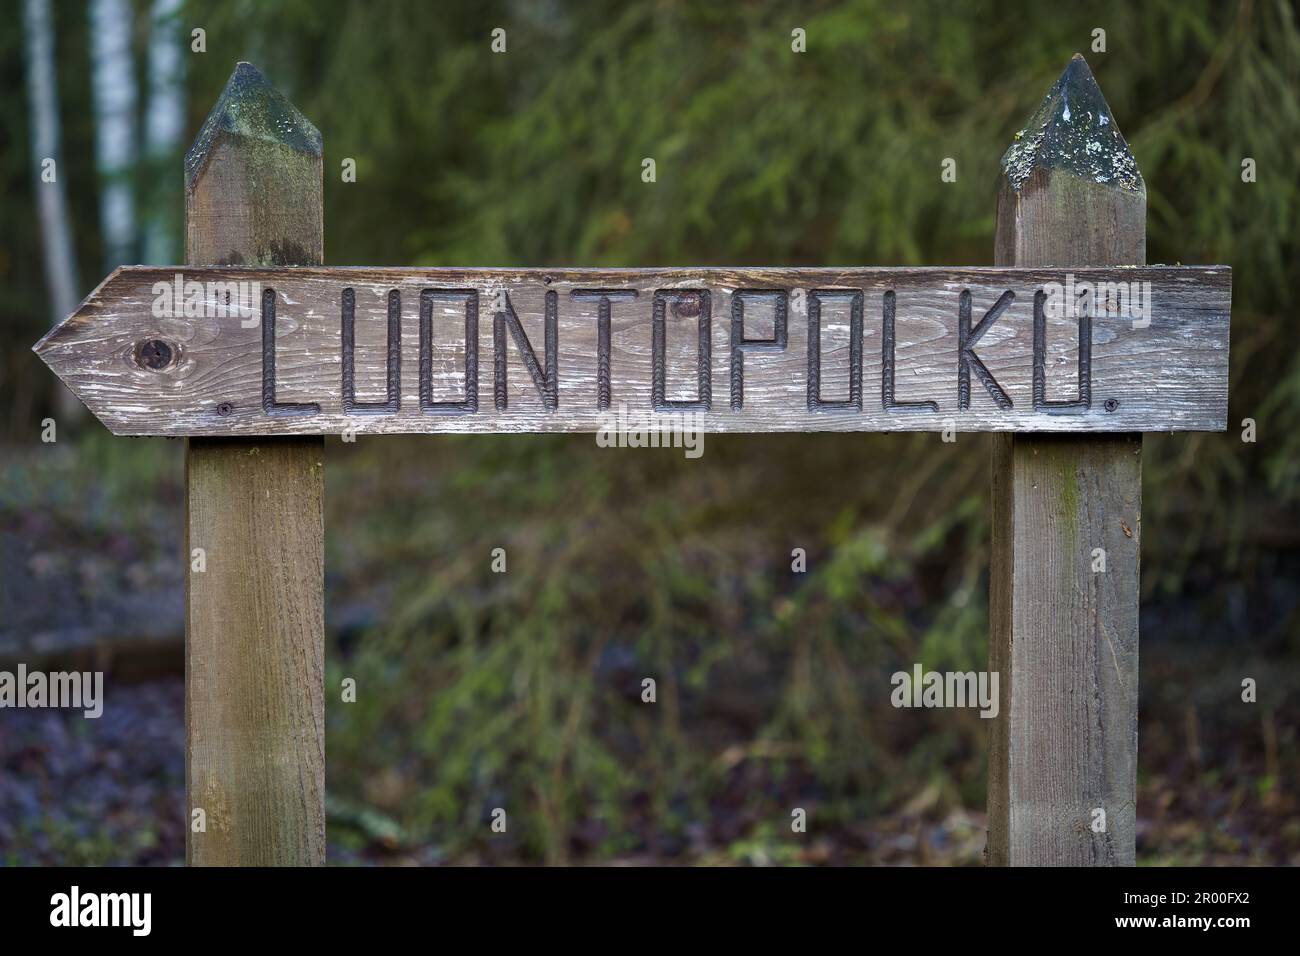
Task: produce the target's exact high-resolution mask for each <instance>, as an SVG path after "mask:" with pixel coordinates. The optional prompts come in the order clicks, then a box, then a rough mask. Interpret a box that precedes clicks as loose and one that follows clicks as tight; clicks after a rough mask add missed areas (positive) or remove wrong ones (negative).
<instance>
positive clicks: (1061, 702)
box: [988, 54, 1146, 866]
mask: <svg viewBox="0 0 1300 956" xmlns="http://www.w3.org/2000/svg"><path fill="white" fill-rule="evenodd" d="M995 261H996V264H997V265H1014V266H1060V267H1062V268H1061V272H1062V278H1061V281H1062V282H1064V281H1065V275H1064V274H1065V272H1066V271H1067V269H1068V267H1072V266H1077V267H1083V266H1099V265H1131V264H1142V263H1144V262H1145V261H1146V187H1145V185H1144V183H1143V182H1142V177H1141V174H1140V173H1139V172H1138V169H1137V165H1136V163H1134V161H1133V156H1132V154H1131V153H1130V152H1129V149H1128V146H1127V144H1126V143H1125V142H1124V139H1123V137H1122V136H1121V135H1120V134H1119V131H1118V129H1117V127H1116V126H1115V120H1114V117H1113V116H1112V115H1111V113H1110V108H1109V107H1108V106H1107V105H1106V102H1105V100H1104V99H1103V97H1102V95H1101V91H1100V90H1099V89H1098V88H1097V84H1096V81H1095V80H1094V79H1093V76H1092V72H1091V71H1090V70H1089V69H1088V65H1087V63H1086V62H1085V61H1084V59H1083V57H1082V56H1079V55H1077V54H1076V55H1075V57H1074V59H1073V60H1072V61H1071V62H1070V65H1069V66H1068V67H1066V70H1065V72H1064V73H1063V74H1062V75H1061V78H1060V79H1059V80H1058V81H1057V82H1056V85H1055V86H1053V87H1052V89H1051V91H1050V92H1049V93H1048V95H1047V98H1046V99H1045V100H1044V101H1043V104H1042V106H1040V107H1039V109H1038V111H1037V112H1036V113H1035V114H1034V116H1033V117H1031V119H1030V121H1029V123H1028V125H1027V126H1026V127H1025V129H1024V131H1023V132H1022V133H1021V134H1019V135H1018V136H1017V137H1016V142H1015V143H1013V144H1012V146H1011V148H1010V149H1008V150H1007V153H1006V155H1005V156H1004V157H1003V176H1002V181H1001V189H1000V193H999V196H998V214H997V239H996V257H995ZM1047 397H1048V399H1049V400H1058V401H1059V400H1061V399H1062V398H1067V397H1073V396H1059V397H1058V396H1047ZM1092 400H1093V401H1094V402H1104V401H1106V396H1093V397H1092ZM994 441H995V445H994V454H993V494H992V507H993V521H992V526H993V527H992V534H993V555H992V569H991V575H990V588H991V593H990V653H989V667H990V669H991V670H994V671H997V672H999V673H1000V675H1001V679H1000V693H1001V706H1000V711H999V714H998V717H997V718H996V719H995V720H994V722H993V727H992V730H991V741H990V753H989V838H988V862H989V863H990V864H994V865H1074V866H1091V865H1127V866H1131V865H1133V863H1134V823H1135V818H1136V788H1137V777H1136V773H1137V713H1138V704H1137V689H1138V681H1137V662H1138V557H1139V545H1140V542H1141V530H1142V523H1141V518H1142V437H1141V435H1127V434H1120V435H1106V436H1097V437H1082V436H1066V435H1062V436H1046V435H1030V434H1020V435H1000V436H996V437H995V439H994ZM1096 549H1101V550H1100V551H1098V550H1096ZM1103 560H1104V562H1105V564H1104V567H1105V570H1104V571H1101V570H1098V568H1099V567H1100V566H1101V565H1100V562H1101V561H1103ZM1102 812H1104V814H1105V818H1104V827H1105V829H1104V831H1100V832H1098V831H1097V830H1096V829H1095V828H1096V827H1099V826H1100V821H1101V818H1100V816H1099V814H1100V813H1102Z"/></svg>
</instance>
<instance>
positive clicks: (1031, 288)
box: [36, 266, 1231, 435]
mask: <svg viewBox="0 0 1300 956" xmlns="http://www.w3.org/2000/svg"><path fill="white" fill-rule="evenodd" d="M1230 301H1231V273H1230V270H1229V269H1227V268H1226V267H1221V266H1207V267H1168V266H1151V267H1140V268H1114V269H1095V268H1093V269H1079V270H1076V271H1069V270H1064V269H1055V270H1042V269H1040V270H1025V269H1005V268H968V269H953V268H932V269H645V270H595V269H581V270H570V269H555V270H535V269H495V270H451V269H380V268H374V269H372V268H280V269H244V268H239V267H226V268H203V269H200V268H188V267H174V268H143V267H132V268H123V269H119V270H117V271H116V272H114V273H113V274H112V275H111V276H109V278H108V279H107V280H106V281H105V282H104V283H103V284H102V285H101V286H100V287H99V288H98V289H96V290H95V291H94V292H93V293H91V295H90V296H89V297H88V298H87V299H86V301H85V302H84V303H83V304H82V305H81V307H80V308H79V309H78V310H77V311H76V312H75V313H74V314H73V315H72V316H71V317H69V318H68V319H67V320H66V321H65V322H63V323H62V324H61V325H59V326H58V327H57V328H55V329H54V330H53V331H51V332H50V334H49V335H47V336H46V337H45V338H44V339H42V340H41V342H40V343H38V344H37V346H36V351H37V352H38V353H39V354H40V356H41V358H43V359H44V360H45V361H46V362H47V363H48V364H49V366H50V368H52V369H53V370H54V371H55V373H57V374H58V376H59V377H60V378H61V379H63V381H64V382H66V383H67V384H68V386H69V387H70V388H71V389H72V390H73V391H74V392H75V393H76V394H77V395H78V396H80V398H81V399H82V401H84V402H85V403H86V405H87V406H89V408H90V410H91V411H92V412H94V414H95V415H97V416H98V417H99V419H100V420H101V421H103V422H104V424H105V425H107V426H108V427H109V428H110V429H111V430H112V431H113V432H114V433H115V434H119V435H271V434H320V433H338V432H344V431H346V430H348V429H350V428H351V429H354V430H357V431H364V432H385V433H403V432H532V431H537V432H549V431H598V430H600V429H601V428H602V427H611V426H612V427H619V426H618V422H619V421H620V419H619V416H620V415H621V416H623V419H622V420H623V421H624V422H626V421H628V420H629V418H628V417H629V416H633V417H641V418H648V419H649V420H660V421H663V422H665V423H667V422H670V421H671V419H670V418H668V416H672V415H683V414H691V415H694V416H700V417H698V418H697V419H696V421H697V423H698V427H701V428H703V429H704V430H706V431H717V432H728V431H735V432H765V431H921V430H941V429H944V428H949V427H951V428H954V429H956V430H958V431H1039V432H1071V431H1094V432H1106V431H1130V432H1131V431H1169V430H1221V429H1223V428H1224V427H1225V425H1226V417H1227V385H1228V319H1229V309H1230Z"/></svg>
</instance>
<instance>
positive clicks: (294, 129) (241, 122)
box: [185, 61, 323, 189]
mask: <svg viewBox="0 0 1300 956" xmlns="http://www.w3.org/2000/svg"><path fill="white" fill-rule="evenodd" d="M224 137H235V138H239V139H245V140H255V141H260V142H265V143H271V144H274V145H276V146H282V147H286V148H288V149H291V150H293V151H294V152H298V153H304V154H306V155H309V156H321V155H322V153H323V150H322V142H321V135H320V130H318V129H317V128H316V127H315V126H314V125H312V122H311V120H309V119H307V117H305V116H303V115H302V113H300V112H298V109H297V107H295V106H294V105H293V104H292V103H290V102H289V100H288V99H287V98H286V97H285V96H284V94H283V93H281V92H280V91H279V90H277V89H276V88H275V87H274V86H273V85H271V83H270V82H269V81H268V80H267V79H266V77H264V76H263V75H262V73H261V71H260V70H258V69H257V67H255V66H253V64H251V63H246V62H243V61H240V62H239V63H237V64H235V70H234V72H233V73H231V74H230V79H228V80H227V81H226V86H225V89H223V90H222V91H221V96H220V98H218V100H217V102H216V105H214V106H213V107H212V110H211V111H210V112H209V113H208V118H207V119H206V120H204V121H203V126H202V127H201V128H200V129H199V134H198V136H196V137H195V138H194V145H192V146H191V147H190V149H189V152H187V153H186V154H185V185H186V187H187V188H189V189H193V188H194V184H195V183H196V182H197V181H198V179H199V177H200V175H202V173H203V170H204V168H205V167H206V166H207V161H208V159H209V157H210V156H211V155H212V153H213V151H214V149H215V147H216V145H217V144H218V143H219V142H220V141H221V140H222V139H223V138H224Z"/></svg>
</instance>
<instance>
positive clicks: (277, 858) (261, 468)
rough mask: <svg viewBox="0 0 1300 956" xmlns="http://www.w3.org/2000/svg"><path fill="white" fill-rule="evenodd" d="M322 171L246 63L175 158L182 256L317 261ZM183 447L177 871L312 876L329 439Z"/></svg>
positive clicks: (321, 801) (319, 767)
mask: <svg viewBox="0 0 1300 956" xmlns="http://www.w3.org/2000/svg"><path fill="white" fill-rule="evenodd" d="M321 174H322V171H321V137H320V133H319V132H318V131H317V130H316V128H315V127H314V126H312V124H311V123H310V122H308V121H307V119H306V118H304V117H303V116H302V114H301V113H299V112H298V111H297V110H296V109H295V108H294V107H293V105H292V104H291V103H289V102H288V100H286V99H285V98H284V97H283V96H281V95H280V93H279V92H278V91H276V90H275V89H274V88H273V87H272V86H271V85H270V84H269V83H267V81H266V80H265V79H264V78H263V77H262V75H261V74H260V73H258V71H257V70H255V69H254V68H253V67H252V66H250V65H249V64H247V63H240V64H239V65H238V66H237V67H236V68H235V72H234V73H233V74H232V75H231V77H230V80H229V81H228V82H227V84H226V88H225V90H224V91H223V92H222V94H221V98H220V100H218V101H217V104H216V106H214V107H213V108H212V112H211V113H210V114H209V115H208V118H207V121H206V122H205V123H204V124H203V128H202V129H201V130H200V131H199V135H198V137H197V138H196V139H195V141H194V145H193V146H192V147H190V151H189V154H188V155H187V156H186V157H185V186H186V190H185V218H186V260H187V262H188V263H189V264H190V265H234V264H245V265H248V266H271V265H276V266H280V265H320V264H321V263H322V260H323V258H324V228H323V224H322V210H321ZM261 291H262V292H263V293H265V292H266V290H261ZM260 308H261V303H260V299H259V301H258V302H257V303H255V305H254V315H257V314H258V312H259V310H260ZM222 321H225V322H239V321H240V319H239V318H225V319H223V320H222ZM271 344H272V347H274V343H273V342H272V343H271ZM268 397H269V399H270V401H271V402H272V403H274V401H275V397H274V393H272V394H271V395H270V396H265V395H264V397H263V401H264V403H265V401H266V400H267V398H268ZM226 405H227V403H226V402H225V401H224V400H223V398H222V396H221V394H220V383H219V382H214V383H213V385H212V408H211V414H212V415H217V416H220V415H226V416H228V415H230V414H231V413H232V411H233V409H231V408H229V407H226ZM269 411H270V410H269V409H268V413H269ZM187 442H188V443H187V446H186V458H185V461H186V468H185V471H186V490H187V494H186V559H185V560H186V563H187V565H188V566H189V569H190V570H189V573H188V576H187V578H186V602H185V603H186V625H185V705H186V724H187V739H188V745H187V748H186V793H187V796H188V804H189V809H190V813H191V826H190V829H189V835H188V838H187V841H186V860H187V861H188V862H189V863H190V864H195V865H236V864H238V865H312V864H322V863H324V862H325V701H324V683H323V681H324V663H325V660H324V659H325V645H324V521H323V517H322V512H321V507H322V489H323V486H324V439H323V438H321V437H320V436H314V437H304V438H281V439H276V438H266V437H261V438H258V437H250V438H248V439H247V440H245V439H238V438H190V439H188V440H187ZM199 549H201V553H198V552H199ZM199 567H202V570H197V569H198V568H199ZM196 810H202V811H203V814H202V816H203V817H205V818H206V819H205V821H204V823H205V826H204V829H203V830H202V831H201V832H195V831H196V826H195V824H194V819H195V817H194V814H195V811H196Z"/></svg>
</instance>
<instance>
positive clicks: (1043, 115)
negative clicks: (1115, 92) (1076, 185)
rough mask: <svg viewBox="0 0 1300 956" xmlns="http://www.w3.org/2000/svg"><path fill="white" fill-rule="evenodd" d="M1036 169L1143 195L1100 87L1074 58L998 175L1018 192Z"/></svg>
mask: <svg viewBox="0 0 1300 956" xmlns="http://www.w3.org/2000/svg"><path fill="white" fill-rule="evenodd" d="M1036 169H1044V170H1053V171H1062V172H1065V173H1068V174H1070V175H1073V176H1075V177H1077V178H1079V179H1084V180H1087V181H1088V182H1092V183H1096V184H1098V185H1101V186H1109V187H1111V188H1113V189H1121V190H1127V191H1131V192H1137V193H1141V194H1143V195H1144V196H1145V195H1146V184H1145V183H1144V182H1143V181H1142V174H1141V172H1139V171H1138V167H1137V162H1136V161H1135V160H1134V159H1133V154H1132V153H1131V152H1130V151H1129V148H1128V143H1126V142H1125V141H1124V136H1123V134H1121V133H1120V131H1119V125H1118V124H1117V123H1116V122H1115V117H1114V115H1113V114H1112V113H1111V111H1110V106H1108V105H1107V103H1106V98H1105V97H1104V96H1102V95H1101V88H1100V87H1098V86H1097V80H1096V78H1095V77H1094V76H1093V75H1092V70H1090V69H1089V68H1088V61H1087V60H1085V59H1084V58H1083V55H1082V54H1080V53H1076V54H1075V55H1074V56H1073V57H1072V58H1071V60H1070V62H1069V64H1068V65H1067V66H1066V68H1065V72H1063V73H1062V74H1061V76H1060V78H1059V79H1058V80H1057V81H1056V82H1055V83H1054V84H1053V85H1052V88H1051V89H1050V90H1048V91H1047V96H1045V97H1044V98H1043V102H1042V103H1041V104H1040V105H1039V107H1038V109H1037V110H1035V111H1034V114H1033V115H1032V116H1030V117H1029V121H1028V122H1027V123H1025V126H1024V128H1023V129H1022V130H1021V131H1020V132H1018V133H1017V134H1016V137H1015V140H1014V141H1013V142H1012V144H1011V146H1010V147H1009V148H1008V149H1007V151H1006V153H1004V154H1003V156H1002V175H1003V177H1004V179H1005V180H1006V183H1007V185H1009V186H1010V187H1011V189H1012V190H1013V191H1016V192H1019V190H1020V187H1021V186H1023V185H1024V184H1025V183H1026V182H1027V181H1028V180H1029V177H1030V176H1031V175H1032V174H1033V172H1034V171H1035V170H1036Z"/></svg>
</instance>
